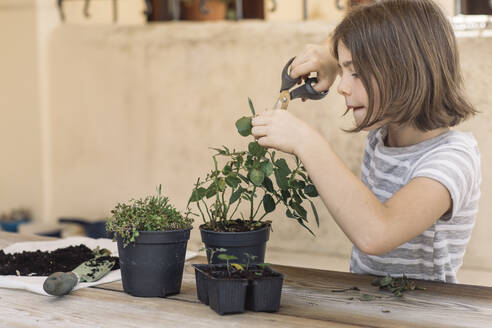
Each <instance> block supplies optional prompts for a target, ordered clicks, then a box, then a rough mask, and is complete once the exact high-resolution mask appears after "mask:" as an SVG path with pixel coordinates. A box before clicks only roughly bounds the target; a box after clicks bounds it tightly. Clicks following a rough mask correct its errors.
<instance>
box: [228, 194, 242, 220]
mask: <svg viewBox="0 0 492 328" xmlns="http://www.w3.org/2000/svg"><path fill="white" fill-rule="evenodd" d="M241 200H242V199H241V198H239V200H238V202H237V205H236V208H235V209H234V211H233V212H232V214H231V217H230V220H232V218H233V216H234V214H236V211H237V209H238V207H239V204H241Z"/></svg>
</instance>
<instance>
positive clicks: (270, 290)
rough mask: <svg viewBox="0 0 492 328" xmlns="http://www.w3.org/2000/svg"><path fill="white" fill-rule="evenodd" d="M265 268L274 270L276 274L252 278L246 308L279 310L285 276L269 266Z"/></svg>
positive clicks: (270, 270)
mask: <svg viewBox="0 0 492 328" xmlns="http://www.w3.org/2000/svg"><path fill="white" fill-rule="evenodd" d="M265 270H266V271H269V272H273V273H274V274H275V276H273V277H264V278H262V277H259V278H258V279H253V280H250V282H249V286H248V294H247V298H246V309H248V310H251V311H256V312H278V310H279V308H280V296H281V294H282V283H283V281H284V276H283V274H281V273H278V272H276V271H273V270H272V269H270V268H268V267H267V268H265Z"/></svg>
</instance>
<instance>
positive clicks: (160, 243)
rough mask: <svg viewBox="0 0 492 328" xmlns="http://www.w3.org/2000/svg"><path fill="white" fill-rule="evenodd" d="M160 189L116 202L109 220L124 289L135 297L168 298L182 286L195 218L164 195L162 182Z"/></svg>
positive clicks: (108, 223)
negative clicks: (152, 193) (123, 201)
mask: <svg viewBox="0 0 492 328" xmlns="http://www.w3.org/2000/svg"><path fill="white" fill-rule="evenodd" d="M157 191H158V192H157V195H155V196H148V197H146V198H144V199H138V200H134V199H132V200H130V201H129V202H127V203H119V204H117V205H116V206H115V208H114V209H113V210H112V211H111V214H112V216H111V217H109V218H107V222H106V229H107V231H108V232H112V233H114V237H113V240H116V241H117V243H118V253H119V260H120V267H121V279H122V283H123V289H124V291H125V292H126V293H128V294H130V295H133V296H141V297H166V296H168V295H173V294H178V293H179V292H180V289H181V281H182V278H183V267H184V261H185V255H186V246H187V243H188V239H189V238H190V230H191V229H192V223H193V219H192V218H189V217H188V216H183V215H182V214H181V213H180V212H179V211H177V210H176V208H175V207H174V206H173V205H171V204H170V203H169V199H168V198H167V197H164V196H162V194H161V186H160V185H159V187H158V190H157Z"/></svg>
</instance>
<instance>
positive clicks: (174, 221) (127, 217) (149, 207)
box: [106, 185, 193, 247]
mask: <svg viewBox="0 0 492 328" xmlns="http://www.w3.org/2000/svg"><path fill="white" fill-rule="evenodd" d="M161 189H162V186H161V185H159V187H158V188H157V195H155V196H148V197H146V198H145V199H138V200H135V199H131V200H130V201H129V202H127V203H118V204H117V205H116V206H115V208H114V209H113V210H111V214H112V215H111V217H109V218H107V219H106V230H107V231H108V233H109V232H113V233H114V237H113V240H116V238H117V237H120V238H121V239H122V241H123V243H124V245H125V247H126V246H127V245H128V244H130V243H134V242H135V239H136V238H137V237H138V236H139V231H169V230H182V229H189V228H192V224H193V219H192V218H190V217H188V216H183V215H182V214H181V213H180V212H179V211H178V210H176V208H175V207H174V206H173V205H171V204H170V203H169V199H168V198H167V197H164V196H162V194H161Z"/></svg>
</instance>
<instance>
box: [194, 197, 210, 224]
mask: <svg viewBox="0 0 492 328" xmlns="http://www.w3.org/2000/svg"><path fill="white" fill-rule="evenodd" d="M196 205H197V206H198V210H199V211H200V214H201V215H202V219H203V223H207V220H205V214H204V213H203V211H202V208H201V207H200V202H196ZM209 217H210V215H209Z"/></svg>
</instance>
